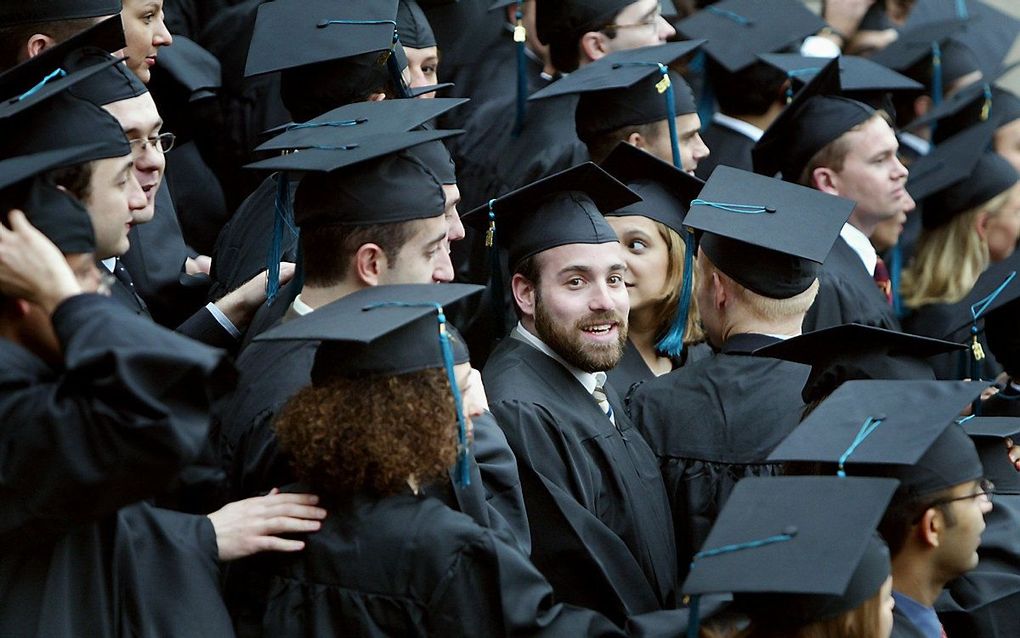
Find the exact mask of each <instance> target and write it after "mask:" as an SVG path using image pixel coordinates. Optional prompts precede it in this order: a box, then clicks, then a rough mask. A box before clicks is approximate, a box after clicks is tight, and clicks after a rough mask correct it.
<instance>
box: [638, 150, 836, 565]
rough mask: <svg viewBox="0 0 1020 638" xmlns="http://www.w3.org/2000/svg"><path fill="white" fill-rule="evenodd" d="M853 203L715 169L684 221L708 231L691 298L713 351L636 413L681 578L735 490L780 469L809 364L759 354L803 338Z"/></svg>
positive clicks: (667, 381)
mask: <svg viewBox="0 0 1020 638" xmlns="http://www.w3.org/2000/svg"><path fill="white" fill-rule="evenodd" d="M852 208H853V202H851V201H848V200H845V199H841V198H838V197H833V196H831V195H826V194H823V193H818V192H816V191H813V190H811V189H808V188H805V187H802V186H796V185H793V184H787V183H785V182H782V181H780V180H777V179H774V178H770V177H763V176H760V175H755V174H753V173H748V172H746V171H741V170H739V169H735V168H731V167H729V166H719V167H717V168H716V169H715V171H714V172H713V173H712V177H711V178H710V179H709V180H708V182H706V183H705V187H704V188H703V189H702V191H701V194H700V195H699V198H698V199H695V200H693V201H692V202H691V209H690V211H689V212H688V213H687V216H686V217H685V218H684V225H686V226H688V227H690V228H694V229H695V230H697V231H701V238H700V250H699V254H698V259H697V268H696V271H695V277H694V280H695V294H696V295H697V301H698V310H699V312H700V314H701V321H702V323H703V324H704V328H705V334H706V335H707V337H708V340H709V343H710V344H711V345H712V347H713V348H714V349H716V350H717V354H716V355H715V356H714V357H709V358H707V359H702V360H700V361H695V362H693V363H691V364H690V365H687V366H684V367H682V368H678V369H676V370H674V371H673V372H670V373H668V374H666V375H664V376H661V377H658V378H656V379H653V380H651V381H647V382H645V383H644V384H642V385H641V386H639V387H638V388H637V390H635V391H634V393H633V395H632V398H631V402H630V409H631V416H632V417H633V419H634V423H635V424H636V425H637V427H638V428H639V429H640V431H641V433H642V434H643V435H644V436H645V439H646V440H647V441H648V445H650V446H651V448H652V450H653V451H654V452H655V455H656V456H657V457H658V459H659V467H660V468H661V471H662V476H663V479H664V481H665V484H666V491H667V493H668V494H669V498H670V505H671V506H672V510H673V524H674V534H675V535H676V539H677V556H678V558H679V569H680V571H681V572H682V573H686V571H687V569H688V565H690V562H691V558H692V557H693V555H694V553H695V552H697V551H698V549H699V548H700V547H701V544H702V543H703V542H704V541H705V538H706V537H707V535H708V531H709V529H710V528H711V527H712V524H713V523H714V522H715V519H716V517H717V516H718V514H719V509H720V508H721V506H722V504H723V503H724V502H725V501H726V499H727V497H728V496H729V494H730V492H732V490H733V487H734V485H735V483H736V482H737V481H738V480H740V479H742V478H744V477H747V476H768V475H772V474H775V473H776V470H777V468H776V466H775V464H768V463H765V457H766V456H768V453H769V451H771V450H772V448H774V447H775V446H776V445H778V444H779V442H780V441H782V439H783V437H784V436H786V434H788V433H789V432H790V431H791V430H793V428H794V427H796V425H797V423H798V422H799V421H800V412H801V407H802V405H803V404H802V402H801V398H800V392H801V388H803V387H804V383H805V381H806V380H807V378H808V373H809V372H810V371H809V369H808V367H807V366H804V365H800V364H796V363H791V362H788V361H779V360H776V359H770V358H764V357H755V356H752V354H751V353H752V352H754V351H755V350H757V349H758V348H762V347H765V346H768V345H771V344H774V343H778V342H779V341H781V340H782V339H784V338H787V337H792V336H795V335H798V334H800V329H801V328H800V327H801V322H802V321H803V320H804V314H805V313H806V312H807V310H808V308H809V307H810V306H811V303H812V301H814V298H815V293H816V291H817V290H818V283H817V277H818V272H819V270H820V268H821V263H822V262H823V261H825V257H826V255H828V253H829V250H830V248H831V247H832V244H833V242H834V241H836V238H837V237H838V236H839V229H840V227H841V226H842V225H843V222H845V221H846V219H847V217H848V216H849V214H850V210H851V209H852Z"/></svg>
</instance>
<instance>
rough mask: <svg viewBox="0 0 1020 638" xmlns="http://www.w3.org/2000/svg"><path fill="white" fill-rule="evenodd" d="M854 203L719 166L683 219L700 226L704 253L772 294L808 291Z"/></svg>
mask: <svg viewBox="0 0 1020 638" xmlns="http://www.w3.org/2000/svg"><path fill="white" fill-rule="evenodd" d="M853 208H854V202H852V201H850V200H848V199H844V198H842V197H836V196H834V195H829V194H827V193H822V192H821V191H817V190H814V189H812V188H807V187H804V186H798V185H796V184H790V183H788V182H783V181H781V180H778V179H775V178H772V177H765V176H762V175H757V174H755V173H750V172H747V171H742V170H739V169H736V168H732V167H730V166H719V167H717V168H716V169H715V171H713V173H712V176H711V177H709V178H708V181H707V182H706V183H705V187H704V188H703V189H702V190H701V195H700V196H699V197H698V199H696V200H694V201H693V202H691V208H690V210H689V211H688V213H687V218H686V219H685V221H684V223H685V225H687V226H690V227H691V228H694V229H697V230H700V231H702V235H701V250H702V251H703V252H704V253H705V255H707V256H708V258H709V259H711V260H712V263H713V264H715V265H716V267H717V268H719V270H721V271H722V272H724V273H725V274H726V275H728V276H730V277H732V278H733V279H734V280H735V281H736V282H737V283H739V284H740V285H742V286H744V287H745V288H747V289H749V290H751V291H753V292H756V293H758V294H760V295H764V296H766V297H771V298H774V299H788V298H790V297H793V296H794V295H798V294H800V293H802V292H804V291H805V290H807V289H808V288H809V287H810V286H811V284H812V283H813V282H814V280H815V278H816V277H817V276H818V270H819V268H820V265H821V263H822V262H823V261H825V258H826V256H828V254H829V251H830V250H831V249H832V244H833V243H834V242H835V241H836V238H837V237H839V231H840V230H841V229H842V228H843V224H844V223H845V222H846V220H847V218H849V217H850V212H851V211H853Z"/></svg>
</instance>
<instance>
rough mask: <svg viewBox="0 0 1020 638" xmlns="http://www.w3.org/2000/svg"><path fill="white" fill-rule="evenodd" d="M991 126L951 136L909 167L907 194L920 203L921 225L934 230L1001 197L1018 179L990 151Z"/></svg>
mask: <svg viewBox="0 0 1020 638" xmlns="http://www.w3.org/2000/svg"><path fill="white" fill-rule="evenodd" d="M994 134H995V123H994V122H982V123H981V124H977V125H975V126H972V127H970V128H968V129H965V130H964V131H962V132H960V133H958V134H956V135H954V136H953V137H951V138H949V139H948V140H946V141H944V142H942V143H941V144H939V145H938V146H936V147H935V148H934V149H933V150H932V152H931V153H929V154H928V155H925V156H924V157H921V158H919V159H918V160H917V161H916V162H914V164H913V165H912V166H911V167H910V177H909V179H908V180H907V192H909V193H910V195H911V197H913V198H914V199H915V200H916V201H918V202H920V203H921V209H922V212H921V223H922V224H923V225H924V227H925V228H929V229H930V228H936V227H938V226H941V225H943V224H946V223H948V222H949V221H950V220H951V219H952V218H953V217H955V216H956V215H958V214H960V213H963V212H966V211H968V210H971V209H972V208H974V207H975V206H978V205H980V204H983V203H985V202H987V201H988V200H990V199H992V198H994V197H995V196H997V195H998V194H1000V193H1003V192H1005V191H1007V190H1009V189H1010V188H1012V187H1013V185H1014V184H1016V182H1017V180H1018V179H1020V175H1017V172H1016V169H1015V168H1013V166H1012V165H1011V164H1010V163H1009V162H1007V161H1006V160H1005V159H1004V158H1003V157H1002V156H1001V155H999V154H997V153H995V152H994V151H992V150H991V149H990V147H989V143H990V142H991V139H992V136H993V135H994Z"/></svg>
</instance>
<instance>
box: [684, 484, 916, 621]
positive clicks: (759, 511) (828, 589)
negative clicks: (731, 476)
mask: <svg viewBox="0 0 1020 638" xmlns="http://www.w3.org/2000/svg"><path fill="white" fill-rule="evenodd" d="M895 492H896V481H894V480H890V479H880V478H837V477H831V476H780V477H752V478H747V479H744V480H742V481H740V482H739V483H737V485H736V487H735V488H734V489H733V493H732V494H730V496H729V498H728V499H727V501H726V505H725V506H724V507H723V509H722V511H721V512H720V513H719V518H718V519H717V520H716V522H715V524H714V525H713V526H712V530H711V531H710V532H709V534H708V538H707V539H705V543H704V544H703V545H702V547H701V551H699V552H698V553H697V554H695V555H694V561H693V562H692V563H691V571H690V574H689V575H688V577H687V580H686V582H685V583H684V586H683V591H684V592H685V593H688V594H695V595H697V594H708V593H722V592H732V593H733V594H734V602H735V603H736V604H737V605H739V606H741V607H742V608H743V609H744V610H745V611H746V612H747V613H748V614H749V615H750V616H751V618H752V622H760V623H764V624H766V625H767V626H768V627H769V629H770V630H772V631H774V632H776V633H779V634H783V635H785V633H784V632H782V631H777V630H778V629H781V628H786V629H789V630H790V635H792V634H793V633H795V631H796V629H797V628H799V627H801V626H803V625H805V624H808V623H811V622H815V621H820V620H825V619H828V618H833V617H835V616H838V615H840V614H842V613H844V612H847V611H849V610H851V609H855V608H856V607H858V606H860V605H861V604H862V603H864V602H865V601H866V600H869V599H871V598H874V597H875V596H876V595H877V594H878V591H879V589H880V588H881V587H882V585H883V583H885V581H886V579H887V578H888V577H889V574H890V565H889V552H888V550H887V549H886V547H885V544H884V543H883V542H882V541H881V540H880V539H879V538H878V537H877V535H876V534H875V528H876V527H877V526H878V523H879V521H881V520H882V516H883V515H884V513H885V510H886V508H887V507H888V505H889V501H890V499H891V498H892V496H893V494H894V493H895Z"/></svg>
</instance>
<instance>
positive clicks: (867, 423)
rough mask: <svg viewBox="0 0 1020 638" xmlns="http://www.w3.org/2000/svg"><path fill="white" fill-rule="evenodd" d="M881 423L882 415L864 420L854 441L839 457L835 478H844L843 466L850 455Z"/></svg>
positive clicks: (883, 419) (883, 417) (883, 418)
mask: <svg viewBox="0 0 1020 638" xmlns="http://www.w3.org/2000/svg"><path fill="white" fill-rule="evenodd" d="M882 421H885V416H884V415H883V416H869V417H868V418H867V419H865V420H864V423H863V424H862V425H861V429H860V430H858V431H857V436H855V437H854V440H853V441H851V442H850V446H849V447H847V449H846V451H845V452H843V454H841V455H840V456H839V464H838V466H837V469H836V476H838V477H840V478H846V470H845V469H844V467H843V466H844V465H846V462H847V459H849V458H850V455H851V454H853V453H854V452H855V451H856V450H857V448H858V447H860V445H861V443H864V439H866V438H868V437H869V436H871V433H872V432H874V431H875V430H877V429H878V426H880V425H882Z"/></svg>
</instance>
